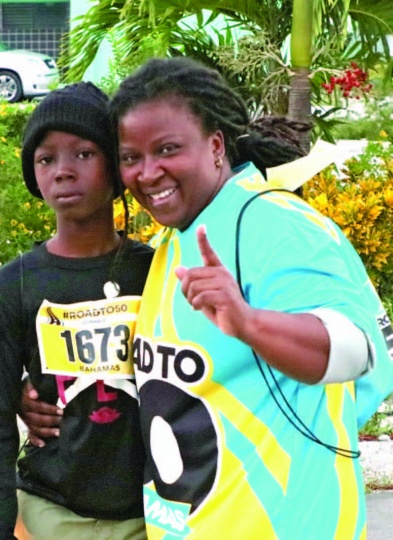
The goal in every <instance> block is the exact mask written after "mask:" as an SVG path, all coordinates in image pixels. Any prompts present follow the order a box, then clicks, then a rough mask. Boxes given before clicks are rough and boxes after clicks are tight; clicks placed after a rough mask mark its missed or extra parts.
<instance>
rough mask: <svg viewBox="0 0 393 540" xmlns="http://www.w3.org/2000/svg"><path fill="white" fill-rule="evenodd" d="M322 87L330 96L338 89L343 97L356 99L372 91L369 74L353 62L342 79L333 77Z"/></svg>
mask: <svg viewBox="0 0 393 540" xmlns="http://www.w3.org/2000/svg"><path fill="white" fill-rule="evenodd" d="M321 86H322V88H324V89H325V90H326V92H327V94H329V95H330V94H332V93H333V91H334V90H335V89H336V87H338V88H339V89H340V91H341V92H342V95H343V97H345V98H349V97H353V98H356V99H360V98H361V97H362V96H364V95H365V94H368V93H369V92H370V91H371V89H372V84H370V83H369V79H368V74H367V72H366V71H364V70H363V69H361V68H360V67H359V66H358V64H357V63H356V62H351V65H350V67H349V68H347V69H346V70H345V71H344V72H343V75H342V76H341V77H335V76H334V75H332V76H331V77H330V79H329V82H328V83H324V84H322V85H321Z"/></svg>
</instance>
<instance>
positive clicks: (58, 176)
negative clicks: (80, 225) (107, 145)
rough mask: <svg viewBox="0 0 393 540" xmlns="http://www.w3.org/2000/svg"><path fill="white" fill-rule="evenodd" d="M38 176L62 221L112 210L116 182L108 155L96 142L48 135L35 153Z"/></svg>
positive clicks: (46, 200) (43, 190) (69, 135)
mask: <svg viewBox="0 0 393 540" xmlns="http://www.w3.org/2000/svg"><path fill="white" fill-rule="evenodd" d="M34 172H35V175H36V178H37V184H38V187H39V189H40V191H41V193H42V196H43V198H44V199H45V202H46V203H47V204H48V205H49V206H50V207H51V208H53V210H54V211H55V212H56V214H57V216H58V217H63V218H65V219H71V220H85V219H89V218H90V219H91V218H94V217H98V215H100V213H101V212H107V211H108V209H112V200H113V179H112V178H111V176H110V170H109V167H108V163H107V159H106V156H105V154H104V152H103V151H102V150H101V148H100V147H99V146H97V144H96V143H94V142H93V141H89V140H86V139H81V138H80V137H78V136H77V135H73V134H71V133H65V132H63V131H50V132H48V133H47V134H46V136H45V137H44V139H43V140H42V141H41V143H40V144H39V145H38V146H37V148H36V150H35V152H34Z"/></svg>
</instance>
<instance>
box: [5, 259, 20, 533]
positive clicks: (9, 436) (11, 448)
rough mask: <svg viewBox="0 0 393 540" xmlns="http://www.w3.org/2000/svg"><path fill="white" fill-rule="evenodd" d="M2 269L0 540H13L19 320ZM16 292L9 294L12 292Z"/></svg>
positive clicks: (16, 299) (16, 298)
mask: <svg viewBox="0 0 393 540" xmlns="http://www.w3.org/2000/svg"><path fill="white" fill-rule="evenodd" d="M13 282H14V279H13V278H11V277H10V274H9V272H8V271H7V270H6V268H4V269H2V270H1V271H0V540H14V538H15V537H14V534H13V532H14V527H15V523H16V518H17V512H18V505H17V498H16V460H17V456H18V450H19V432H18V426H17V418H16V411H17V409H18V406H19V399H20V395H21V394H20V393H21V377H22V372H23V353H24V354H27V350H25V349H26V345H25V342H24V339H23V324H22V321H23V318H22V314H21V313H20V303H19V300H20V294H19V291H18V290H17V289H15V288H14V287H13ZM13 290H15V291H17V294H16V295H13V293H12V291H13Z"/></svg>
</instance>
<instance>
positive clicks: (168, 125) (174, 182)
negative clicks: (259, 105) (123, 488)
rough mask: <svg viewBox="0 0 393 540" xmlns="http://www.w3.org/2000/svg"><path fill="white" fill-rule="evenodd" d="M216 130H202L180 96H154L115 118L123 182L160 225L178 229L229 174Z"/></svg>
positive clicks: (209, 198) (195, 214)
mask: <svg viewBox="0 0 393 540" xmlns="http://www.w3.org/2000/svg"><path fill="white" fill-rule="evenodd" d="M224 154H225V148H224V141H223V136H222V133H221V131H217V132H215V133H213V134H211V135H206V133H205V132H204V130H203V129H202V125H201V122H200V120H199V118H198V117H196V116H195V115H194V114H193V113H192V112H191V110H190V108H189V107H188V105H187V104H186V103H185V102H184V101H180V102H179V101H176V102H175V99H174V98H173V99H172V100H171V99H169V100H168V99H156V100H154V101H150V102H146V103H141V104H139V105H137V106H136V107H135V108H134V109H131V110H129V111H128V112H126V113H125V115H124V116H123V117H122V118H120V121H119V156H120V172H121V176H122V180H123V183H124V185H125V186H126V187H127V188H128V189H129V190H130V191H131V193H132V194H133V196H134V197H135V198H136V199H137V200H138V202H139V203H140V204H141V205H142V206H144V207H145V208H146V209H147V210H148V211H149V212H150V213H151V214H152V215H153V217H154V218H155V219H156V220H157V221H158V222H159V223H161V224H162V225H165V226H168V227H176V228H180V229H183V228H185V227H187V226H188V225H189V224H190V223H191V222H192V221H193V220H194V219H195V218H196V216H197V215H198V214H199V213H200V212H201V211H202V210H203V209H204V208H205V207H206V206H207V205H208V204H209V203H210V201H211V200H212V199H213V197H214V196H215V195H216V193H217V192H218V191H219V190H220V188H221V186H222V184H223V183H224V182H225V180H226V179H227V178H228V176H229V174H230V167H229V164H228V162H227V160H224V167H218V166H217V158H220V157H221V158H223V157H224Z"/></svg>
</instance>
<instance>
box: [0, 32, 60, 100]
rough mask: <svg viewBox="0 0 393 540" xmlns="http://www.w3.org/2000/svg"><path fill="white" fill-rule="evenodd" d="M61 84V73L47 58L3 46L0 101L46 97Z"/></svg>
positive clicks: (1, 52) (31, 52) (35, 53)
mask: <svg viewBox="0 0 393 540" xmlns="http://www.w3.org/2000/svg"><path fill="white" fill-rule="evenodd" d="M58 81H59V70H58V68H57V66H56V62H55V61H54V59H53V58H51V57H50V56H48V55H46V54H41V53H37V52H33V51H25V50H22V49H11V48H10V47H8V46H7V45H5V44H4V43H2V42H0V99H5V100H6V101H9V102H12V103H13V102H15V101H21V100H22V99H24V98H26V99H27V98H32V97H35V96H44V95H45V94H48V93H49V92H50V90H51V89H52V88H53V86H56V83H57V82H58Z"/></svg>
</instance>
